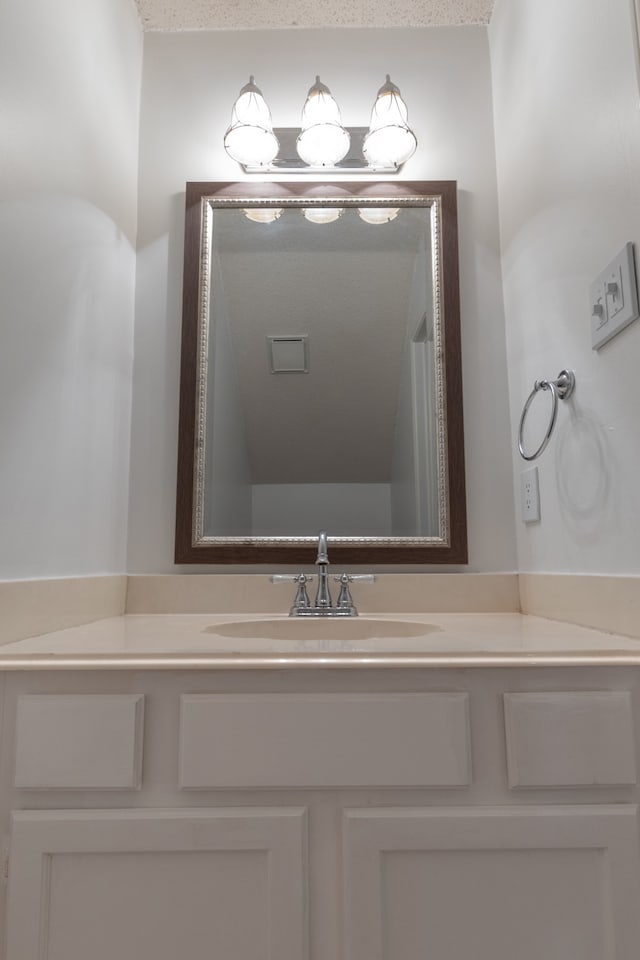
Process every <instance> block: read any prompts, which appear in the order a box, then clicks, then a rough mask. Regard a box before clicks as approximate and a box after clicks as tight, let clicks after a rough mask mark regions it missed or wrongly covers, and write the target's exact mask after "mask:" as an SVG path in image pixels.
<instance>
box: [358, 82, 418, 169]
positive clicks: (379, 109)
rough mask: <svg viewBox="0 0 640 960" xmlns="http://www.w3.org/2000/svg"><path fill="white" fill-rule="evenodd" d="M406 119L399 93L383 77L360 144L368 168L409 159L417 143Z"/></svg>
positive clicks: (405, 111) (397, 164)
mask: <svg viewBox="0 0 640 960" xmlns="http://www.w3.org/2000/svg"><path fill="white" fill-rule="evenodd" d="M408 116H409V111H408V110H407V105H406V103H405V102H404V100H403V99H402V97H401V96H400V90H399V89H398V87H396V85H395V83H392V82H391V78H390V76H389V74H387V79H386V82H385V83H384V84H383V85H382V86H381V87H380V89H379V90H378V96H377V97H376V102H375V103H374V105H373V110H372V112H371V123H370V125H369V133H368V134H367V135H366V137H365V138H364V143H363V145H362V152H363V153H364V155H365V158H366V160H367V161H368V163H370V164H371V166H380V165H384V164H387V163H394V164H396V166H401V165H402V164H403V163H405V161H407V160H408V159H409V157H411V156H413V154H414V153H415V151H416V147H417V145H418V141H417V140H416V135H415V133H414V132H413V130H411V128H410V127H409V124H408V122H407V120H408Z"/></svg>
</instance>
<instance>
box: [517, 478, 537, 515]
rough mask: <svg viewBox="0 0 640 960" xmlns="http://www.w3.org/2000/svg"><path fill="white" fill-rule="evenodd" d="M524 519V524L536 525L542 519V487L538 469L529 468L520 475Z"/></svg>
mask: <svg viewBox="0 0 640 960" xmlns="http://www.w3.org/2000/svg"><path fill="white" fill-rule="evenodd" d="M520 493H521V498H522V519H523V521H524V523H536V522H537V521H538V520H539V519H540V487H539V485H538V468H537V467H529V469H528V470H523V471H522V473H521V474H520Z"/></svg>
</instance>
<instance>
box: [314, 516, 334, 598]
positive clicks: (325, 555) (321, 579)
mask: <svg viewBox="0 0 640 960" xmlns="http://www.w3.org/2000/svg"><path fill="white" fill-rule="evenodd" d="M316 566H317V568H318V591H317V593H316V610H330V609H331V594H330V592H329V549H328V546H327V531H326V530H321V531H320V533H319V534H318V556H317V557H316Z"/></svg>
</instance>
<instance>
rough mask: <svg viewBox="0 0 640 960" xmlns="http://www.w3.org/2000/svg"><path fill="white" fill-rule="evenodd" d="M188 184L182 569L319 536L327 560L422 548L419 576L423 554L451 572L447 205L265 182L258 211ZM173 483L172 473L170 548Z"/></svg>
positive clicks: (427, 197) (247, 202)
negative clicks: (360, 551)
mask: <svg viewBox="0 0 640 960" xmlns="http://www.w3.org/2000/svg"><path fill="white" fill-rule="evenodd" d="M190 186H193V187H197V188H199V203H198V206H197V210H196V211H195V213H197V216H195V217H194V219H196V220H197V230H198V236H197V238H196V237H194V236H193V235H191V236H190V234H189V228H190V223H189V211H190V209H191V213H192V215H193V214H194V206H195V205H194V204H193V203H192V204H191V208H190V205H189V196H188V198H187V245H186V248H185V318H184V338H185V339H184V340H183V371H182V374H183V383H182V388H183V392H182V409H181V428H180V434H181V435H180V444H181V461H182V459H183V457H184V456H185V455H186V457H188V458H189V459H191V462H192V476H191V477H190V478H187V480H186V482H187V483H188V484H189V489H190V491H191V495H192V496H191V503H190V517H189V518H188V519H189V520H190V524H189V526H190V530H189V535H190V545H189V546H190V556H189V560H188V562H193V560H194V559H196V557H197V559H203V560H204V561H205V562H211V561H212V560H213V561H214V562H215V560H217V559H222V558H223V557H222V555H221V554H220V550H222V551H223V554H224V560H230V559H236V557H235V556H232V554H230V553H229V550H231V551H232V552H233V549H234V547H235V548H239V549H240V550H241V551H242V552H243V554H244V553H245V552H246V550H247V549H249V550H251V548H254V549H255V550H257V551H261V552H260V553H258V554H254V555H253V556H252V557H251V559H252V560H253V561H255V562H260V560H261V559H265V560H266V559H267V557H266V555H265V553H264V551H265V549H266V550H268V549H269V548H270V547H271V548H273V549H277V550H280V551H281V550H283V549H284V550H286V548H287V547H289V548H295V547H298V548H300V547H303V546H304V545H305V544H306V543H307V542H308V543H311V542H312V541H313V538H315V536H317V531H318V530H319V529H326V530H328V531H329V534H330V538H331V540H332V542H333V544H334V546H335V545H337V546H339V547H340V546H341V547H344V548H347V549H348V548H351V549H352V550H353V548H356V549H357V548H362V547H363V546H365V545H366V547H367V548H368V549H369V550H370V549H372V548H373V549H375V548H376V547H380V548H383V549H384V548H388V547H395V548H396V549H402V548H409V549H413V551H415V550H416V549H418V550H420V548H422V555H421V556H420V557H419V558H418V555H417V554H416V553H415V552H414V553H413V554H412V556H413V557H415V558H416V560H417V562H424V551H425V550H430V551H434V550H435V551H436V556H437V557H438V562H446V561H447V560H448V559H449V556H448V555H447V551H450V550H451V549H452V547H453V546H457V547H459V544H457V545H454V544H453V543H452V539H453V537H452V533H453V532H454V526H455V525H456V524H457V525H459V523H460V517H459V515H458V516H457V517H456V516H453V517H452V497H451V472H452V469H453V470H455V471H456V472H459V471H462V477H461V478H460V477H458V483H457V484H456V489H458V488H459V487H460V483H462V489H464V474H463V470H464V467H463V464H460V463H458V462H456V463H455V464H453V467H452V461H451V453H452V451H451V450H450V444H451V442H452V431H453V433H456V432H457V431H458V430H459V432H460V437H458V438H457V446H458V447H460V450H461V444H460V439H461V414H460V412H459V410H458V411H457V412H456V414H455V416H454V418H453V420H454V422H453V423H452V422H451V420H452V417H451V407H452V404H451V402H449V403H448V398H447V390H448V389H450V386H451V384H450V381H451V382H453V383H455V380H456V370H457V368H459V345H458V357H457V360H456V359H455V358H454V359H451V354H452V348H453V346H455V344H456V343H457V338H458V335H459V318H458V315H457V270H455V271H454V274H455V287H456V289H455V294H456V296H455V297H450V298H449V299H450V301H451V302H450V303H449V304H446V303H445V297H444V288H445V279H446V281H447V282H448V287H449V288H451V284H452V279H451V277H450V273H451V270H450V266H451V265H450V264H449V265H448V266H449V269H447V264H446V263H445V260H446V257H445V247H444V239H445V238H444V237H443V226H444V224H443V219H444V216H443V199H442V190H439V191H432V192H428V190H425V189H424V188H425V187H428V185H422V187H423V189H421V190H420V191H419V192H418V191H416V190H411V189H407V187H406V186H405V187H404V189H399V188H398V187H396V186H395V185H394V187H393V188H392V187H391V186H390V185H389V184H377V185H375V187H374V188H373V189H372V187H371V185H368V189H367V191H366V194H365V195H362V194H361V193H358V192H357V191H356V190H354V188H357V186H358V185H357V184H353V185H351V186H349V185H345V184H342V185H337V186H336V187H334V188H333V190H331V188H329V187H326V186H325V187H324V189H321V190H318V189H316V190H314V189H313V187H311V186H309V187H307V188H305V189H298V190H297V192H296V194H295V195H294V196H291V195H290V191H291V189H292V188H291V187H290V186H289V187H287V186H286V185H274V184H270V185H266V184H262V185H259V186H260V187H261V188H262V193H263V194H264V195H263V196H257V197H256V196H255V190H256V187H254V189H253V191H249V192H247V187H246V185H244V191H245V194H246V195H245V196H235V195H233V194H235V193H238V192H239V190H241V189H242V187H243V185H242V184H236V185H233V186H234V188H235V190H233V191H231V194H232V195H229V190H228V189H224V188H223V189H217V190H216V189H215V186H216V185H212V184H210V185H208V186H209V187H210V188H214V189H212V190H211V191H210V192H207V191H206V190H202V189H201V188H203V187H205V186H207V185H203V184H199V185H190ZM228 186H229V185H227V187H228ZM252 186H253V185H252ZM408 186H409V187H411V186H413V187H415V185H408ZM442 186H443V185H442V184H441V185H440V187H441V188H442ZM268 187H269V188H270V190H269V189H267V188H268ZM274 192H275V194H276V195H275V196H273V195H271V194H272V193H274ZM318 194H320V195H318ZM453 196H454V199H455V191H454V194H453ZM454 209H455V208H454ZM449 226H450V225H449ZM196 246H197V265H198V271H197V284H196V285H195V288H194V289H192V290H191V289H190V288H189V283H190V281H191V280H192V278H193V263H191V262H189V264H188V263H187V258H188V257H189V256H192V255H193V253H194V252H195V249H196ZM454 253H455V250H454ZM456 267H457V259H456ZM194 307H195V316H193V315H194ZM194 319H195V328H194ZM447 337H448V338H449V341H450V342H449V356H448V355H447V349H446V347H447ZM185 366H188V368H189V369H188V370H187V372H186V373H185ZM185 377H186V379H187V381H188V382H187V385H186V388H185ZM458 393H459V391H458ZM187 405H188V406H190V407H192V409H193V413H192V416H193V427H192V429H191V430H187V433H188V434H189V436H188V437H187V439H186V441H185V439H184V436H183V435H184V433H185V426H186V421H185V418H186V419H187V420H188V414H187V413H186V412H185V406H187ZM185 443H186V454H185ZM458 452H460V451H458ZM456 455H457V454H456ZM184 483H185V478H184V472H183V475H181V476H179V480H178V511H179V516H178V541H179V538H180V520H181V518H180V510H181V506H184V503H185V499H188V498H185V496H184V495H185V491H184V489H181V485H182V484H184ZM456 509H457V510H458V513H459V510H460V503H459V502H456V504H455V506H454V513H455V510H456ZM462 511H463V512H464V501H463V502H462ZM452 520H454V521H455V524H452ZM456 529H457V526H456ZM193 551H196V554H195V556H194V554H193ZM197 551H200V553H198V552H197ZM204 551H207V555H205V553H204ZM212 551H213V552H212ZM438 551H439V552H438ZM388 556H389V555H388V553H387V554H386V556H385V559H388ZM273 559H275V556H274V557H273ZM278 559H279V557H278ZM283 559H284V556H283ZM292 559H293V558H292ZM345 559H347V557H345ZM455 562H464V561H461V560H460V558H459V550H458V559H457V560H456V561H455Z"/></svg>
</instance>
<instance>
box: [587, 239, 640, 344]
mask: <svg viewBox="0 0 640 960" xmlns="http://www.w3.org/2000/svg"><path fill="white" fill-rule="evenodd" d="M589 298H590V304H591V345H592V347H593V349H594V350H599V349H600V347H602V346H604V344H605V343H607V342H608V341H609V340H611V338H612V337H615V335H616V334H617V333H620V331H621V330H623V329H624V328H625V327H626V326H628V325H629V324H630V323H631V322H632V321H633V320H636V319H637V317H638V286H637V281H636V270H635V264H634V259H633V244H632V243H627V244H625V246H624V249H623V250H622V251H621V252H620V253H619V254H618V256H617V257H615V258H614V259H613V260H612V261H611V263H610V264H609V265H608V266H607V267H606V269H605V270H603V271H602V273H601V274H600V275H599V276H598V277H596V279H595V280H594V282H593V283H592V284H591V286H590V287H589Z"/></svg>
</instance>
